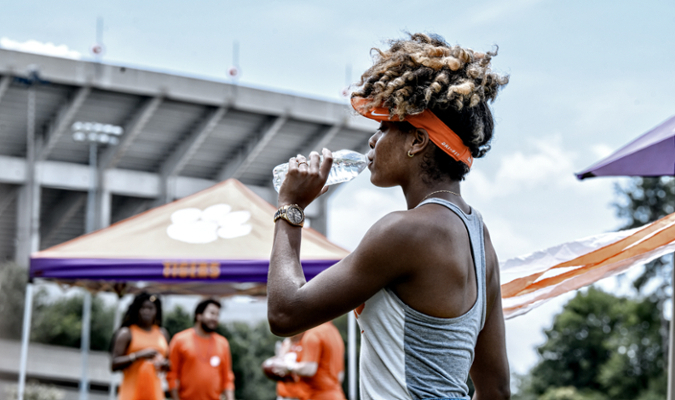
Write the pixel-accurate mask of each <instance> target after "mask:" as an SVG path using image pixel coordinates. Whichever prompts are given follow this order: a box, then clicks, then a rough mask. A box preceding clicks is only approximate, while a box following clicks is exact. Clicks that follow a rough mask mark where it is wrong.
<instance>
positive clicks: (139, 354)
mask: <svg viewBox="0 0 675 400" xmlns="http://www.w3.org/2000/svg"><path fill="white" fill-rule="evenodd" d="M161 321H162V302H161V301H160V300H159V298H158V297H157V296H155V295H150V294H148V293H145V292H142V293H139V294H138V295H137V296H136V297H135V298H134V301H133V302H132V303H131V305H130V306H129V308H128V309H127V312H126V313H125V315H124V319H123V320H122V326H121V327H120V329H118V330H117V331H116V332H115V334H114V335H113V339H112V362H111V369H112V370H113V371H120V370H121V371H123V372H124V378H123V380H122V383H121V384H120V390H119V399H120V400H160V399H161V400H163V399H164V392H163V391H162V385H161V382H160V380H159V375H158V374H159V373H160V372H161V371H165V370H166V369H167V368H168V362H167V359H166V355H167V350H168V348H169V345H168V342H169V334H168V332H167V331H166V330H165V329H164V328H161V327H160V325H161Z"/></svg>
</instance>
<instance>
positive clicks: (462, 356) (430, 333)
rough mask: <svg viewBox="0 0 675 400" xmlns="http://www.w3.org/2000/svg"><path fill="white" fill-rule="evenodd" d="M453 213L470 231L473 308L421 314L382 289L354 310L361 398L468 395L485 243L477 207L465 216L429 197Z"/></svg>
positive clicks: (481, 313)
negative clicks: (449, 314) (455, 313)
mask: <svg viewBox="0 0 675 400" xmlns="http://www.w3.org/2000/svg"><path fill="white" fill-rule="evenodd" d="M424 204H439V205H442V206H445V207H447V208H449V209H450V210H451V211H453V212H454V213H455V214H457V215H458V216H459V217H460V218H461V219H462V221H464V225H465V226H466V229H467V231H468V233H469V239H470V241H471V250H472V253H473V260H474V268H475V272H476V281H477V289H478V290H477V291H478V293H477V296H476V302H475V303H474V305H473V307H471V309H470V310H469V311H467V312H466V313H465V314H463V315H460V316H459V317H456V318H438V317H432V316H430V315H426V314H423V313H421V312H419V311H417V310H414V309H412V308H411V307H409V306H408V305H407V304H405V303H404V302H403V301H401V299H399V298H398V296H396V294H394V293H393V292H392V291H391V290H389V289H382V290H380V291H379V292H378V293H376V294H375V295H374V296H373V297H371V298H370V299H368V300H367V301H366V302H365V303H364V304H363V305H362V306H361V307H359V308H358V309H357V310H355V313H356V315H357V321H358V323H359V326H360V327H361V334H362V336H361V359H360V367H361V398H362V399H364V400H367V399H387V400H393V399H469V396H468V386H467V384H466V381H467V378H468V376H469V369H470V368H471V364H472V363H473V358H474V349H475V347H476V341H477V339H478V334H479V333H480V331H481V330H482V329H483V326H484V324H485V314H486V311H485V307H486V301H485V296H486V289H485V243H484V237H483V221H482V219H481V216H480V214H479V213H478V212H477V211H476V210H472V212H471V214H468V215H467V214H465V213H464V212H463V211H462V210H461V209H460V208H459V207H457V206H456V205H454V204H452V203H450V202H449V201H447V200H443V199H437V198H431V199H428V200H426V201H424V202H422V203H420V204H419V205H418V206H417V207H420V206H422V205H424Z"/></svg>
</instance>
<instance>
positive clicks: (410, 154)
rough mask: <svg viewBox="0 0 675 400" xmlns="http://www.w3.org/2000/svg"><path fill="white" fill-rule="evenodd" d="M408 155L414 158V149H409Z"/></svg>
mask: <svg viewBox="0 0 675 400" xmlns="http://www.w3.org/2000/svg"><path fill="white" fill-rule="evenodd" d="M408 157H410V158H413V157H415V155H414V154H413V153H412V150H408Z"/></svg>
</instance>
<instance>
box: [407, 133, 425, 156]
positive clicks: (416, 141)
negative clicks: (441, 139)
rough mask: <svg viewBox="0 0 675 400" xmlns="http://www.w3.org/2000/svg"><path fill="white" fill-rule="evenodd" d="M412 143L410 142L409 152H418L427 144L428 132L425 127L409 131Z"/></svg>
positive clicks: (422, 150)
mask: <svg viewBox="0 0 675 400" xmlns="http://www.w3.org/2000/svg"><path fill="white" fill-rule="evenodd" d="M411 136H412V140H411V141H412V143H411V144H410V153H412V154H420V153H422V152H424V150H425V149H426V148H427V146H428V145H429V134H428V133H427V131H426V130H425V129H421V128H416V129H415V130H414V131H412V132H411Z"/></svg>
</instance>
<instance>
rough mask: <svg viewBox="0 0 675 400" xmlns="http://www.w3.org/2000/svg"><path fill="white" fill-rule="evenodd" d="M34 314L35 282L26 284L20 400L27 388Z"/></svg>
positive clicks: (20, 363)
mask: <svg viewBox="0 0 675 400" xmlns="http://www.w3.org/2000/svg"><path fill="white" fill-rule="evenodd" d="M32 316H33V284H32V283H30V282H29V283H27V284H26V298H25V301H24V309H23V329H22V332H21V360H20V362H19V388H18V396H17V399H18V400H23V398H24V393H25V390H26V365H27V364H28V341H29V339H30V323H31V318H32Z"/></svg>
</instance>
